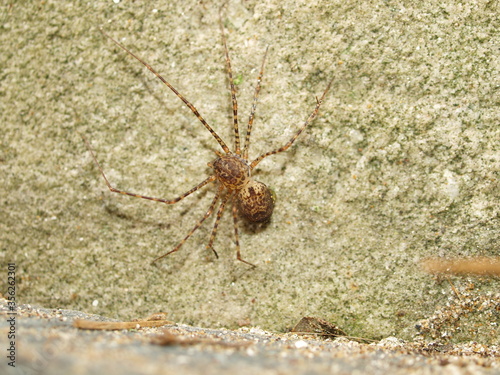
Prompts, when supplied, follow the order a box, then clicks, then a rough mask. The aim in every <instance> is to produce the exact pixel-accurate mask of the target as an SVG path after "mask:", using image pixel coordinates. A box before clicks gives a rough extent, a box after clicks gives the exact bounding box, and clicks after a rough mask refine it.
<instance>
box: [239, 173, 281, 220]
mask: <svg viewBox="0 0 500 375" xmlns="http://www.w3.org/2000/svg"><path fill="white" fill-rule="evenodd" d="M274 200H275V198H274V194H273V193H272V192H271V190H270V189H269V188H268V187H267V186H266V185H265V184H263V183H262V182H259V181H254V180H250V181H249V182H248V184H246V185H245V186H244V187H243V188H241V189H240V190H239V191H238V196H237V202H238V210H239V212H240V214H241V215H242V216H243V217H244V218H245V219H247V220H248V221H251V222H257V223H259V222H263V221H268V220H269V219H270V218H271V215H272V214H273V209H274Z"/></svg>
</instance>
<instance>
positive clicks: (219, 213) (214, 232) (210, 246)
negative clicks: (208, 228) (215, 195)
mask: <svg viewBox="0 0 500 375" xmlns="http://www.w3.org/2000/svg"><path fill="white" fill-rule="evenodd" d="M229 198H230V197H229V196H225V197H224V198H223V199H222V202H221V204H220V206H219V209H218V210H217V218H216V219H215V223H214V227H213V229H212V233H211V234H210V240H209V241H208V245H207V249H212V251H213V252H214V254H215V257H216V258H219V255H218V254H217V251H215V249H214V247H213V244H214V241H215V236H216V235H217V228H219V222H220V219H221V218H222V214H223V212H224V207H225V206H226V203H227V201H228V199H229Z"/></svg>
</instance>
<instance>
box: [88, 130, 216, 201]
mask: <svg viewBox="0 0 500 375" xmlns="http://www.w3.org/2000/svg"><path fill="white" fill-rule="evenodd" d="M81 136H82V138H83V140H84V141H85V144H86V145H87V148H88V149H89V151H90V154H91V155H92V158H93V159H94V162H95V164H96V165H97V168H99V171H100V172H101V175H102V177H103V178H104V182H105V183H106V186H107V187H108V189H109V191H111V192H112V193H119V194H123V195H128V196H131V197H136V198H142V199H147V200H150V201H154V202H160V203H165V204H174V203H177V202H179V201H180V200H182V199H184V198H186V197H187V196H188V195H190V194H192V193H194V192H195V191H196V190H199V189H201V188H202V187H203V186H205V185H207V184H208V183H210V182H212V181H215V179H216V176H215V175H212V176H210V177H208V178H206V179H205V180H204V181H202V182H200V183H199V184H198V185H196V186H195V187H193V188H192V189H190V190H188V191H186V192H185V193H184V194H182V195H180V196H178V197H177V198H174V199H163V198H154V197H147V196H145V195H141V194H136V193H130V192H128V191H123V190H119V189H116V188H114V187H113V186H111V184H110V182H109V180H108V178H107V177H106V175H105V174H104V170H103V169H102V167H101V165H100V164H99V162H98V161H97V158H96V156H95V154H94V151H93V150H92V147H91V146H90V143H89V141H88V140H87V138H85V137H84V136H83V135H81Z"/></svg>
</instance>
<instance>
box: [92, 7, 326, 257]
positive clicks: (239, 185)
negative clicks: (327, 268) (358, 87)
mask: <svg viewBox="0 0 500 375" xmlns="http://www.w3.org/2000/svg"><path fill="white" fill-rule="evenodd" d="M219 26H220V31H221V34H222V44H223V46H224V52H225V59H226V69H227V75H228V78H229V83H230V88H231V100H232V108H233V130H234V150H233V151H231V150H230V148H229V147H228V146H227V144H226V143H225V142H224V141H223V140H222V138H221V137H220V136H219V135H218V134H217V133H216V132H215V131H214V130H213V129H212V127H211V126H210V125H209V124H208V123H207V122H206V121H205V119H204V118H203V117H202V116H201V115H200V113H199V112H198V110H197V109H196V108H195V107H194V105H193V104H191V102H189V101H188V100H187V99H186V98H185V97H184V95H182V94H181V93H179V92H178V91H177V90H176V89H175V88H174V87H173V86H172V85H171V84H170V83H169V82H167V81H166V80H165V79H164V78H163V77H162V76H161V75H160V74H159V73H158V72H157V71H156V70H155V69H153V68H152V67H151V66H150V65H149V64H148V63H146V62H145V61H144V60H142V59H141V58H140V57H138V56H137V55H135V54H134V53H133V52H131V51H130V50H129V49H128V48H127V47H125V46H124V45H123V44H121V43H120V42H118V41H116V40H115V39H113V38H112V37H111V36H109V35H108V34H107V33H106V32H104V30H103V29H102V28H100V29H99V30H100V32H101V33H102V34H103V35H104V36H105V37H106V38H108V39H109V40H111V41H112V42H113V43H114V44H115V45H117V46H118V47H120V48H121V49H122V50H124V51H125V52H126V53H127V54H129V55H130V56H132V57H133V58H135V59H136V60H137V61H139V62H140V63H141V64H142V65H144V66H145V67H146V68H147V69H148V70H150V71H151V72H152V73H153V74H154V75H155V76H156V77H157V78H158V79H159V80H160V81H161V82H163V83H164V84H165V85H166V86H167V87H168V88H169V89H170V90H171V91H172V92H173V93H174V94H175V95H176V96H177V97H178V98H179V99H180V100H182V101H183V102H184V104H185V105H186V106H187V107H188V108H189V109H190V110H191V111H192V112H193V114H194V115H195V116H196V117H197V118H198V120H199V121H200V122H201V123H202V124H203V126H205V128H206V129H207V130H208V131H209V132H210V134H212V136H213V137H214V138H215V140H216V141H217V142H218V143H219V145H220V147H221V148H222V152H221V151H215V154H216V156H217V158H216V159H215V160H213V161H212V162H210V163H208V166H209V167H210V168H212V169H213V174H211V175H210V176H209V177H207V178H206V179H205V180H203V181H202V182H200V183H199V184H198V185H196V186H195V187H193V188H192V189H190V190H188V191H186V192H185V193H184V194H182V195H180V196H178V197H177V198H174V199H163V198H154V197H148V196H145V195H141V194H136V193H130V192H128V191H123V190H119V189H117V188H114V187H113V186H112V185H111V183H110V182H109V180H108V178H107V177H106V175H105V174H104V170H103V168H102V167H101V165H100V164H99V162H98V160H97V157H96V156H95V154H94V152H93V150H92V147H91V146H90V143H89V141H88V140H87V139H86V138H85V137H83V136H82V137H83V140H84V141H85V144H86V146H87V148H88V150H89V151H90V153H91V155H92V158H93V160H94V162H95V164H96V166H97V168H98V169H99V171H100V172H101V175H102V177H103V178H104V182H105V183H106V185H107V187H108V189H109V190H110V191H111V192H113V193H119V194H123V195H129V196H132V197H136V198H142V199H148V200H151V201H155V202H161V203H165V204H174V203H177V202H179V201H181V200H182V199H184V198H186V197H187V196H188V195H190V194H192V193H194V192H195V191H197V190H199V189H201V188H202V187H204V186H206V185H208V184H209V183H212V182H215V183H217V191H216V193H215V196H214V197H213V199H212V203H210V206H209V207H208V210H207V211H206V213H205V215H204V216H203V217H202V218H201V219H200V220H199V221H198V222H197V223H196V225H195V226H194V227H193V228H192V229H191V230H190V231H189V233H188V234H187V235H186V236H185V237H184V238H183V239H182V240H181V241H180V242H179V243H178V244H177V245H176V246H175V247H174V248H173V249H172V250H170V251H169V252H167V253H165V254H163V255H161V256H159V257H157V258H156V259H154V260H153V263H154V262H156V261H158V260H160V259H162V258H164V257H166V256H167V255H170V254H172V253H175V252H176V251H178V250H179V249H180V248H181V246H182V245H183V244H184V243H185V242H186V241H187V240H188V239H189V237H191V236H192V235H193V233H194V232H195V231H196V230H197V229H198V228H199V227H200V226H201V225H202V224H203V222H204V221H205V220H206V219H207V218H208V217H209V216H210V215H211V214H212V213H213V212H214V210H215V208H216V206H217V203H218V202H219V201H221V203H220V205H219V208H218V209H217V217H216V219H215V223H214V226H213V229H212V233H211V235H210V240H209V242H208V245H207V246H206V247H207V249H211V250H212V251H213V253H214V254H215V257H216V258H218V257H219V256H218V254H217V252H216V251H215V249H214V247H213V243H214V240H215V236H216V234H217V228H218V226H219V222H220V220H221V217H222V214H223V212H224V209H225V207H226V205H227V204H228V203H231V204H232V213H233V221H234V235H235V244H236V258H237V259H238V260H239V261H241V262H243V263H246V264H248V265H249V266H252V267H255V265H254V264H252V263H250V262H248V261H246V260H245V259H243V258H242V257H241V253H240V244H239V236H238V213H239V214H240V215H241V216H242V217H243V218H244V219H246V220H247V221H249V222H254V223H263V222H268V221H269V220H270V218H271V215H272V213H273V209H274V203H275V198H274V195H273V193H272V192H271V190H270V189H269V188H268V187H267V186H266V185H265V184H263V183H262V182H259V181H255V180H254V179H253V178H252V171H253V169H254V168H255V167H256V166H257V165H258V164H259V163H260V162H261V161H262V160H264V159H265V158H267V157H268V156H271V155H274V154H278V153H280V152H283V151H286V150H288V148H290V146H291V145H292V144H293V143H294V142H295V141H296V140H297V138H298V137H299V136H300V134H301V133H302V132H303V131H304V129H305V128H306V127H307V126H308V125H309V124H310V123H311V122H312V121H313V120H314V119H315V117H316V116H317V114H318V112H319V109H320V107H321V104H322V103H323V100H324V98H325V96H326V94H327V92H328V90H329V89H330V86H331V84H332V81H333V80H331V81H330V82H329V83H328V85H327V87H326V89H325V91H324V92H323V94H322V95H321V97H320V98H319V99H318V98H316V106H315V108H314V110H313V111H312V112H311V114H310V115H309V116H308V117H307V119H306V121H305V122H304V124H303V125H302V126H301V127H300V128H299V129H298V130H297V131H296V132H295V134H294V135H293V136H292V137H291V138H290V140H289V141H288V142H287V143H286V144H285V145H283V146H281V147H279V148H277V149H274V150H272V151H269V152H266V153H264V154H262V155H260V156H259V157H257V158H256V159H254V160H253V161H251V162H250V161H249V158H248V151H249V147H250V135H251V132H252V125H253V121H254V116H255V109H256V107H257V100H258V96H259V92H260V88H261V81H262V77H263V76H264V65H265V61H266V57H267V52H268V49H269V47H268V48H266V51H265V53H264V57H263V59H262V64H261V68H260V72H259V75H258V78H257V84H256V86H255V91H254V95H253V103H252V107H251V111H250V116H249V119H248V125H247V131H246V135H245V141H244V145H243V148H242V147H241V142H240V131H239V125H238V103H237V100H236V89H235V87H234V81H233V73H232V70H231V60H230V58H229V51H228V48H227V43H226V36H225V32H224V26H223V24H222V16H221V15H220V14H219Z"/></svg>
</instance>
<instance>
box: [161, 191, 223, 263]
mask: <svg viewBox="0 0 500 375" xmlns="http://www.w3.org/2000/svg"><path fill="white" fill-rule="evenodd" d="M221 191H222V188H221V187H219V189H218V190H217V193H216V194H215V197H214V199H213V200H212V203H210V207H208V210H207V212H206V213H205V215H204V216H203V217H202V218H201V220H200V221H198V223H196V225H195V226H194V228H193V229H191V231H190V232H189V233H188V234H187V236H186V237H184V238H183V239H182V241H181V242H179V243H178V244H177V246H176V247H174V248H173V250H170V251H169V252H168V253H166V254H163V255H161V256H159V257H158V258H156V259H154V260H153V261H152V262H151V263H155V262H157V261H158V260H160V259H162V258H165V257H166V256H167V255H170V254H172V253H175V252H176V251H177V250H179V249H180V248H181V246H182V245H184V242H186V241H187V240H188V238H189V237H191V236H192V235H193V233H194V232H195V231H196V230H197V229H198V228H199V227H200V226H201V224H203V222H204V221H205V220H206V219H207V218H208V217H209V216H210V215H211V214H212V212H213V211H214V208H215V205H216V204H217V201H218V200H219V198H220V193H221ZM219 211H220V209H219ZM216 255H217V254H216Z"/></svg>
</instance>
